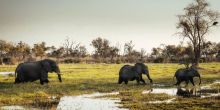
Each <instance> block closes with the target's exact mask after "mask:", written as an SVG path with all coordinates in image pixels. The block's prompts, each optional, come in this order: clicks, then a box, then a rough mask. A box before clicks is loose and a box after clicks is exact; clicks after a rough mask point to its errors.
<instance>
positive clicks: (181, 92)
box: [176, 87, 201, 97]
mask: <svg viewBox="0 0 220 110" xmlns="http://www.w3.org/2000/svg"><path fill="white" fill-rule="evenodd" d="M197 92H198V91H197V88H196V87H193V88H181V87H178V88H177V92H176V95H177V96H183V97H197V96H200V95H201V93H199V94H197Z"/></svg>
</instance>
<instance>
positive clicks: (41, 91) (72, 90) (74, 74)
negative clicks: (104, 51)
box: [0, 63, 220, 109]
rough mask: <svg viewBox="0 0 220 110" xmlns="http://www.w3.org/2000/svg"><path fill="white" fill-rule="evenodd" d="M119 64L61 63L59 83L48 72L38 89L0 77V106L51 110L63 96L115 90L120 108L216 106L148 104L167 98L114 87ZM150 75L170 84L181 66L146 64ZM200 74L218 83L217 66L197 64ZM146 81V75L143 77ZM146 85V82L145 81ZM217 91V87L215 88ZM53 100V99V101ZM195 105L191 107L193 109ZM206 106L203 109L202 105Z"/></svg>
mask: <svg viewBox="0 0 220 110" xmlns="http://www.w3.org/2000/svg"><path fill="white" fill-rule="evenodd" d="M122 65H123V64H61V65H60V69H61V72H62V74H63V75H62V78H63V82H62V83H60V82H59V81H58V79H57V76H56V74H54V73H50V74H49V80H50V83H49V84H48V85H43V86H41V85H40V84H39V81H36V82H33V83H25V84H17V85H14V84H13V82H14V76H2V75H0V106H3V105H26V106H32V107H37V108H48V109H55V108H56V106H57V104H58V102H59V98H60V97H62V96H65V95H79V94H85V93H92V92H112V91H119V92H120V95H119V96H118V97H120V98H121V99H122V104H123V105H124V107H128V108H130V109H156V108H160V109H161V108H170V109H172V108H173V109H175V108H179V107H181V108H183V109H185V108H187V109H190V107H191V108H193V107H194V109H207V108H213V109H215V108H216V107H219V106H218V105H216V104H218V103H219V102H220V98H216V99H214V100H213V99H212V100H211V99H210V100H209V99H202V100H200V99H197V98H188V99H187V100H186V99H184V98H182V97H177V100H178V103H176V104H148V103H146V102H148V101H151V100H157V99H167V98H169V97H170V96H168V95H166V94H163V95H154V94H151V95H148V94H146V95H143V94H141V92H142V91H143V90H147V89H149V88H150V86H149V85H136V82H135V81H133V82H129V84H128V85H125V84H122V85H118V84H117V81H118V71H119V69H120V68H121V67H122ZM147 65H148V67H149V69H150V76H151V78H152V79H153V80H154V83H158V84H165V85H168V86H172V85H173V83H174V82H173V75H174V73H175V71H176V70H177V69H178V68H181V67H184V66H183V65H178V64H147ZM15 67H16V66H0V72H4V71H14V70H15ZM200 67H201V68H202V69H200V73H201V76H202V85H206V84H209V83H211V82H213V81H215V80H220V63H204V64H201V65H200ZM144 79H145V80H146V76H144ZM148 83H149V80H148ZM215 87H216V88H219V85H217V86H215ZM54 97H55V98H54ZM193 105H195V106H193ZM204 105H206V106H204Z"/></svg>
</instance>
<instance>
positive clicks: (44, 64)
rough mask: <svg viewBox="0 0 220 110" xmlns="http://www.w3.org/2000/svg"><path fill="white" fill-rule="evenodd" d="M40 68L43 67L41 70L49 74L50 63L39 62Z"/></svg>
mask: <svg viewBox="0 0 220 110" xmlns="http://www.w3.org/2000/svg"><path fill="white" fill-rule="evenodd" d="M41 66H42V67H43V69H44V70H45V71H46V72H51V66H50V63H49V62H47V61H41Z"/></svg>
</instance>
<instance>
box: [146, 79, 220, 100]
mask: <svg viewBox="0 0 220 110" xmlns="http://www.w3.org/2000/svg"><path fill="white" fill-rule="evenodd" d="M219 83H220V82H219V81H215V82H214V83H212V84H209V85H206V86H202V87H200V86H193V87H180V86H179V87H176V88H156V87H155V86H154V87H153V85H151V89H150V90H145V91H143V92H142V94H149V93H151V94H168V95H170V96H182V97H201V98H207V97H216V96H220V93H219V92H220V90H219V89H214V88H212V87H211V86H212V85H214V84H219ZM159 87H165V86H161V85H160V86H159Z"/></svg>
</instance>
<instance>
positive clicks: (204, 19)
mask: <svg viewBox="0 0 220 110" xmlns="http://www.w3.org/2000/svg"><path fill="white" fill-rule="evenodd" d="M194 1H195V3H191V4H189V5H188V6H187V7H186V8H185V9H184V11H185V14H183V15H179V16H178V17H179V21H178V25H177V28H178V29H181V31H180V32H179V34H180V35H181V36H183V37H184V38H187V39H189V40H190V42H191V43H192V45H193V51H194V58H193V63H194V64H195V66H198V64H199V60H200V57H201V46H202V43H203V41H204V40H205V37H206V36H207V33H208V32H210V30H211V27H213V26H216V25H217V24H218V22H216V21H217V19H218V18H219V13H218V12H217V11H213V10H211V9H209V8H208V7H209V5H208V3H207V1H206V0H194Z"/></svg>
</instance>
